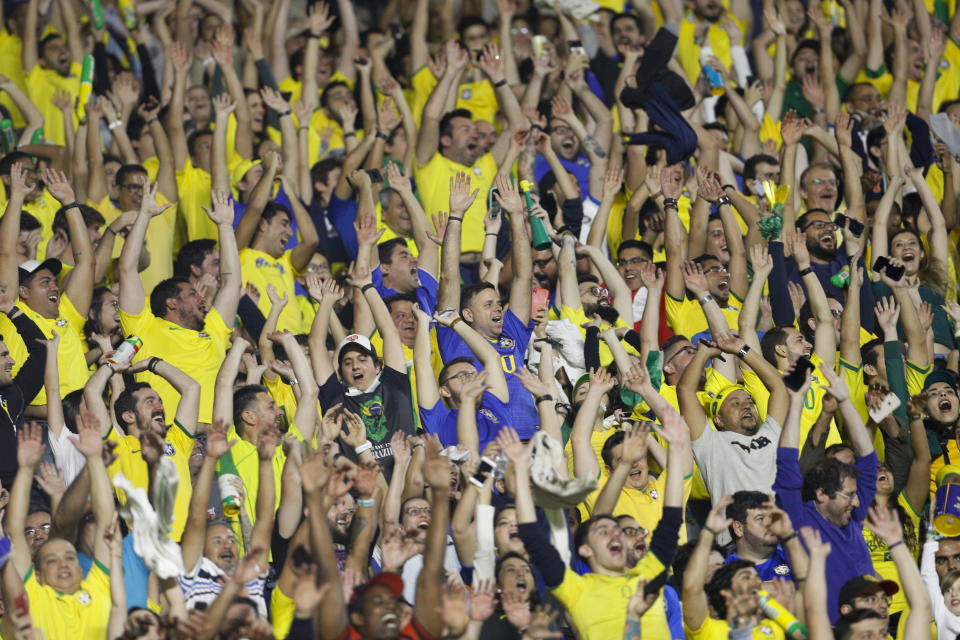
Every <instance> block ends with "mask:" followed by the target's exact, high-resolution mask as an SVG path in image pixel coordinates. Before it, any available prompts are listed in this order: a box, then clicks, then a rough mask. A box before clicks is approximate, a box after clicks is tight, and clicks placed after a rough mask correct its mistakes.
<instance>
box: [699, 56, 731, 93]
mask: <svg viewBox="0 0 960 640" xmlns="http://www.w3.org/2000/svg"><path fill="white" fill-rule="evenodd" d="M703 73H704V75H705V76H707V80H709V81H710V93H711V94H713V95H715V96H722V95H723V94H724V92H725V91H726V89H724V88H723V78H721V77H720V74H719V73H718V72H717V70H716V69H714V68H713V67H711V66H710V65H708V64H705V65H703Z"/></svg>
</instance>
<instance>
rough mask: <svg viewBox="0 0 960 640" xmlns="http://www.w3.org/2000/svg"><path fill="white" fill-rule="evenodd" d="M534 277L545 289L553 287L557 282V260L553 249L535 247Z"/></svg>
mask: <svg viewBox="0 0 960 640" xmlns="http://www.w3.org/2000/svg"><path fill="white" fill-rule="evenodd" d="M533 277H534V278H536V280H537V284H538V285H540V286H541V287H543V288H544V289H551V290H552V289H553V288H554V287H555V286H556V284H557V260H556V258H554V256H553V251H552V250H551V249H533Z"/></svg>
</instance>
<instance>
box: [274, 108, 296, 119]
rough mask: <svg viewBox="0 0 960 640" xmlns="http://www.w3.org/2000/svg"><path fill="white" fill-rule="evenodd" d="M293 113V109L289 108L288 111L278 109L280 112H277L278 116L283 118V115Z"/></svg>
mask: <svg viewBox="0 0 960 640" xmlns="http://www.w3.org/2000/svg"><path fill="white" fill-rule="evenodd" d="M291 113H293V109H287V110H286V111H278V112H277V117H278V118H283V117H285V116H289V115H290V114H291Z"/></svg>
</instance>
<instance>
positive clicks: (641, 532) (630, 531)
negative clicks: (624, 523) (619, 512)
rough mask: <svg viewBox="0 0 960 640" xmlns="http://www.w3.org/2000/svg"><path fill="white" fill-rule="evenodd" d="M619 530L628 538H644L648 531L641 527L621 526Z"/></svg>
mask: <svg viewBox="0 0 960 640" xmlns="http://www.w3.org/2000/svg"><path fill="white" fill-rule="evenodd" d="M620 532H621V533H622V534H623V535H625V536H626V537H628V538H636V537H637V536H640V537H641V538H646V537H647V534H648V533H650V532H649V531H647V530H646V529H644V528H643V527H623V528H622V529H620Z"/></svg>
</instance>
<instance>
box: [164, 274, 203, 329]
mask: <svg viewBox="0 0 960 640" xmlns="http://www.w3.org/2000/svg"><path fill="white" fill-rule="evenodd" d="M179 286H180V295H178V296H177V297H176V298H173V299H172V300H168V301H167V304H168V305H169V304H170V302H173V303H174V306H175V308H176V311H177V324H179V325H181V326H183V327H186V328H188V329H194V330H195V331H200V330H201V329H203V319H204V318H205V317H206V315H207V303H206V301H205V300H204V299H203V298H202V297H201V296H200V294H199V293H197V290H196V288H195V287H193V286H191V285H189V284H186V283H183V282H181V283H180V285H179Z"/></svg>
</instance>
